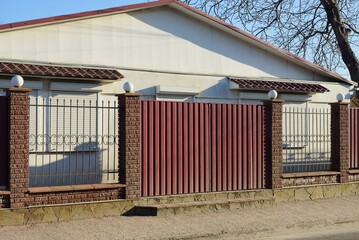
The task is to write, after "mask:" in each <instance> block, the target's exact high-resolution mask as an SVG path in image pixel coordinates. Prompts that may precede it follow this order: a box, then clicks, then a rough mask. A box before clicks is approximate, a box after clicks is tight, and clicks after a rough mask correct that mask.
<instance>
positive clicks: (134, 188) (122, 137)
mask: <svg viewBox="0 0 359 240" xmlns="http://www.w3.org/2000/svg"><path fill="white" fill-rule="evenodd" d="M118 107H119V112H118V113H119V123H118V124H119V182H120V183H122V184H126V192H125V196H126V199H138V198H139V197H140V196H141V115H140V107H141V106H140V95H139V94H135V93H125V94H121V95H118Z"/></svg>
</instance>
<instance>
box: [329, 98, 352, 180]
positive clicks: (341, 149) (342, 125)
mask: <svg viewBox="0 0 359 240" xmlns="http://www.w3.org/2000/svg"><path fill="white" fill-rule="evenodd" d="M330 106H331V128H330V131H331V148H332V150H331V152H332V161H333V170H334V171H338V172H340V182H341V183H347V182H348V181H349V172H348V171H349V103H343V102H337V103H331V104H330Z"/></svg>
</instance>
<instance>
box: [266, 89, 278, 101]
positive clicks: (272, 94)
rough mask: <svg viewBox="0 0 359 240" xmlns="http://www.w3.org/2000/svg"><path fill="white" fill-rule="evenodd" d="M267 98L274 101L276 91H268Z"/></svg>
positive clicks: (276, 94) (276, 95)
mask: <svg viewBox="0 0 359 240" xmlns="http://www.w3.org/2000/svg"><path fill="white" fill-rule="evenodd" d="M268 97H269V98H270V99H276V98H277V97H278V93H277V91H276V90H270V91H269V92H268Z"/></svg>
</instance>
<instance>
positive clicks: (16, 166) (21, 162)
mask: <svg viewBox="0 0 359 240" xmlns="http://www.w3.org/2000/svg"><path fill="white" fill-rule="evenodd" d="M30 91H31V89H28V88H10V89H8V90H7V93H6V94H7V96H8V99H9V108H8V109H9V114H8V117H9V172H10V174H9V180H10V181H9V188H10V207H11V208H19V207H25V205H26V204H25V203H26V202H27V200H28V194H27V188H28V187H29V118H30V99H29V93H30Z"/></svg>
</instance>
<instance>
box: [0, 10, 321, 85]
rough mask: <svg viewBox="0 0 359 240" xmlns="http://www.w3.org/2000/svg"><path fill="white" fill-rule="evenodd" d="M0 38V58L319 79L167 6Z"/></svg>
mask: <svg viewBox="0 0 359 240" xmlns="http://www.w3.org/2000/svg"><path fill="white" fill-rule="evenodd" d="M0 42H1V45H0V53H1V58H4V59H21V60H25V61H26V60H27V61H40V62H52V63H64V64H76V65H101V66H115V67H118V68H119V69H124V68H127V69H147V70H151V71H159V72H164V71H165V72H183V73H193V74H201V75H222V76H228V75H230V76H246V77H280V78H290V79H305V80H314V79H317V80H321V78H320V76H317V75H316V74H313V72H311V71H309V70H305V69H303V68H301V67H298V66H296V65H294V64H292V63H289V62H287V61H286V60H283V59H281V58H279V57H277V56H274V55H272V54H269V53H268V52H266V51H264V50H261V49H259V48H257V47H254V46H253V45H249V44H248V43H245V42H243V41H240V40H239V39H238V38H235V37H234V36H231V35H229V34H227V33H224V32H223V31H219V30H217V29H215V28H214V27H211V26H209V25H207V24H205V23H202V22H200V21H198V20H195V19H193V18H190V17H188V16H184V15H182V14H181V13H179V12H178V11H176V10H173V9H171V8H169V7H162V8H155V9H150V10H143V11H137V12H132V13H123V14H116V15H111V16H105V17H96V18H90V19H85V20H78V21H72V22H66V23H59V24H51V25H47V26H40V27H34V28H28V29H22V30H15V31H8V32H3V33H1V34H0Z"/></svg>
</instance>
